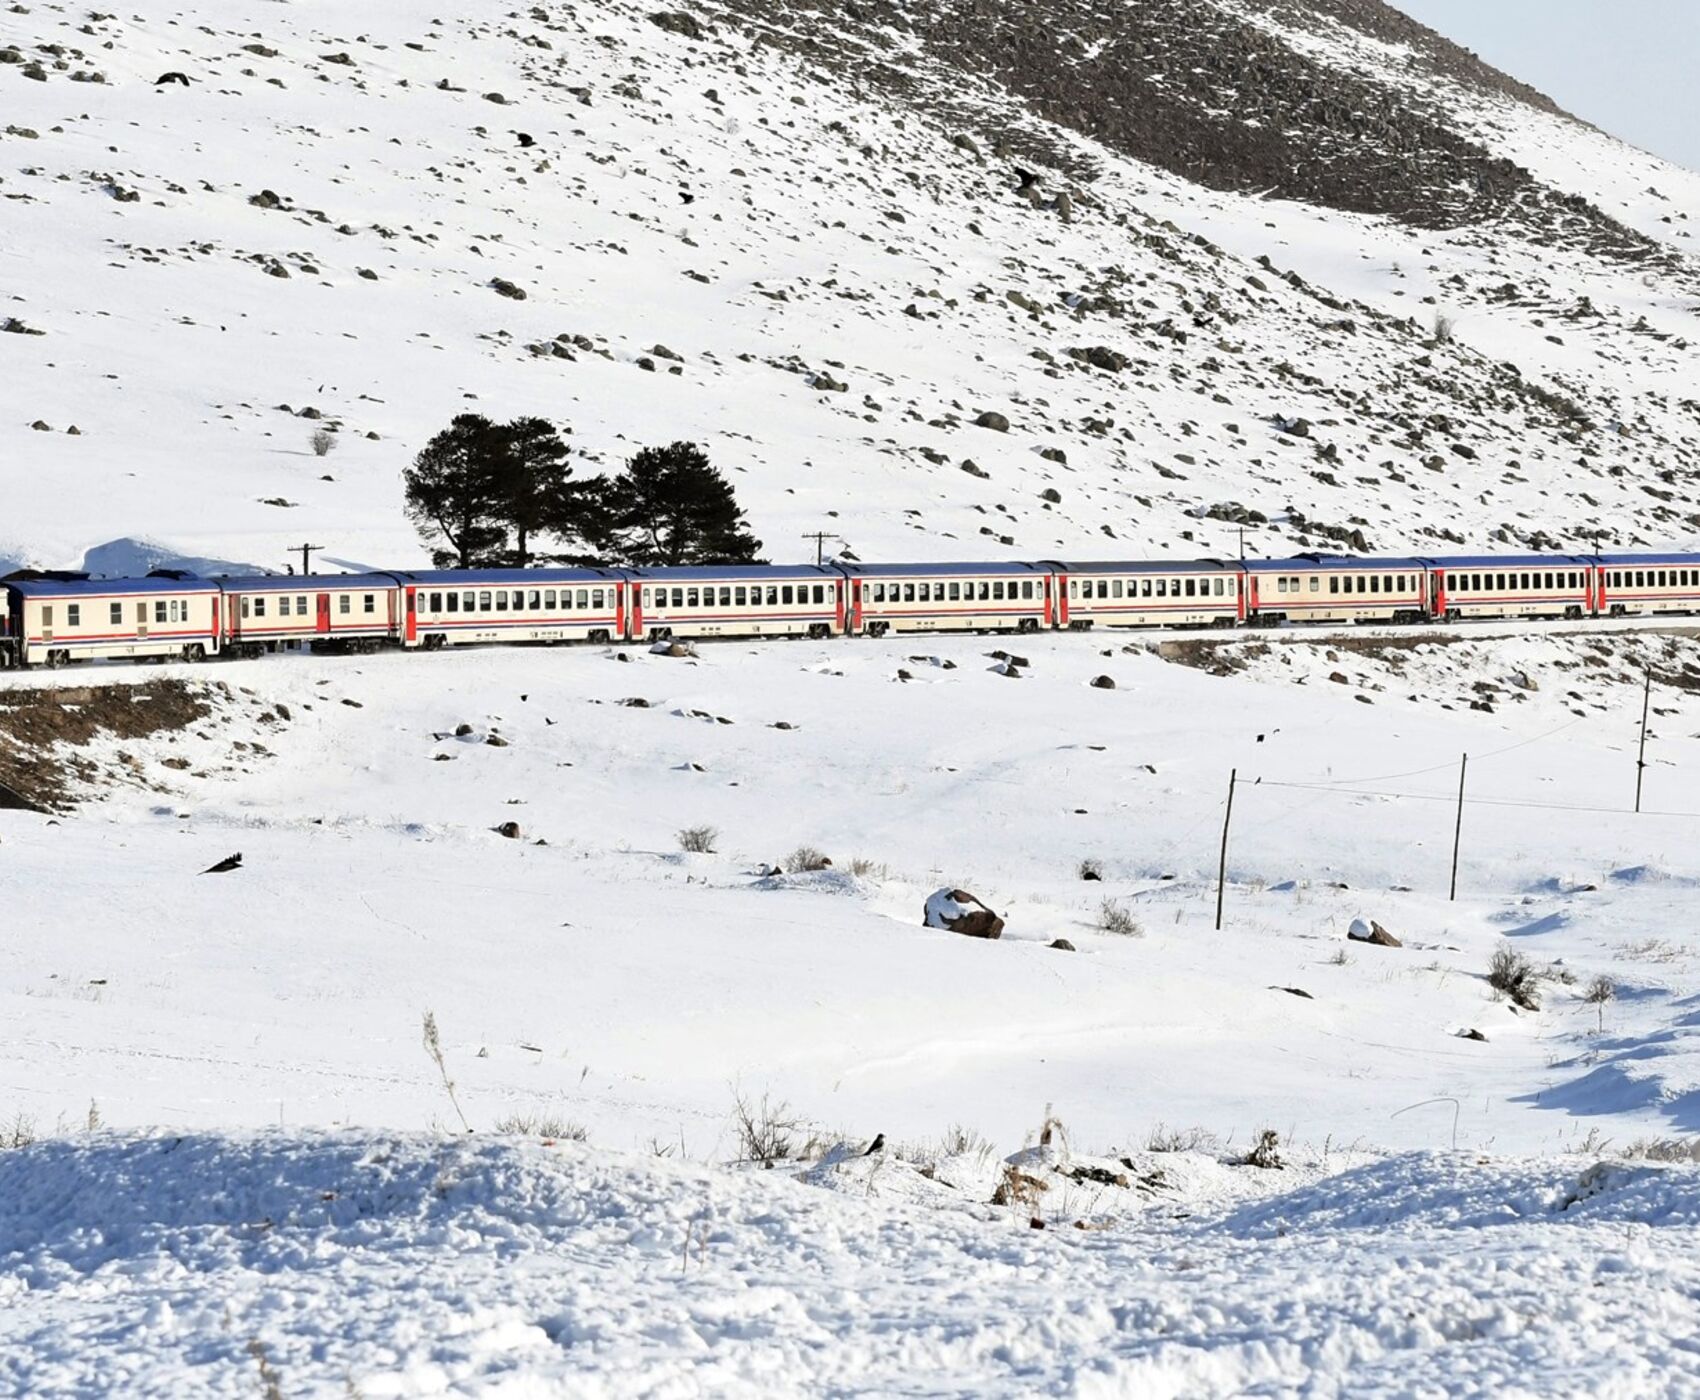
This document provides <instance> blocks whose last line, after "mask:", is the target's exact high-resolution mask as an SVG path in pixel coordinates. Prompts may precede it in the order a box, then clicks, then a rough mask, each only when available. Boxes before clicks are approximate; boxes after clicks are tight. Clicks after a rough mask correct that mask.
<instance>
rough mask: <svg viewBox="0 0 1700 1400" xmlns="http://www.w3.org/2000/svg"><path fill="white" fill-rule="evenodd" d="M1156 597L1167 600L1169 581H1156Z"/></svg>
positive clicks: (1162, 579)
mask: <svg viewBox="0 0 1700 1400" xmlns="http://www.w3.org/2000/svg"><path fill="white" fill-rule="evenodd" d="M1157 596H1158V597H1159V598H1167V597H1168V596H1169V581H1168V579H1166V578H1160V579H1158V580H1157Z"/></svg>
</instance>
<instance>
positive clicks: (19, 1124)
mask: <svg viewBox="0 0 1700 1400" xmlns="http://www.w3.org/2000/svg"><path fill="white" fill-rule="evenodd" d="M34 1141H35V1119H33V1118H27V1117H25V1116H24V1115H23V1114H22V1113H20V1114H18V1115H17V1116H16V1117H14V1118H13V1119H12V1121H11V1122H10V1123H7V1124H4V1125H0V1151H4V1150H5V1149H6V1148H8V1147H28V1146H29V1145H30V1144H31V1143H32V1142H34Z"/></svg>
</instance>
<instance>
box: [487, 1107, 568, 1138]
mask: <svg viewBox="0 0 1700 1400" xmlns="http://www.w3.org/2000/svg"><path fill="white" fill-rule="evenodd" d="M491 1131H492V1132H496V1133H506V1134H508V1135H510V1136H512V1137H536V1138H545V1139H548V1140H549V1141H553V1142H589V1141H590V1130H589V1129H588V1128H586V1127H585V1126H584V1124H582V1123H575V1122H573V1121H572V1119H570V1118H556V1117H554V1116H553V1115H551V1114H547V1113H510V1114H509V1115H508V1116H507V1117H506V1118H498V1119H497V1120H496V1126H495V1127H494V1128H492V1129H491Z"/></svg>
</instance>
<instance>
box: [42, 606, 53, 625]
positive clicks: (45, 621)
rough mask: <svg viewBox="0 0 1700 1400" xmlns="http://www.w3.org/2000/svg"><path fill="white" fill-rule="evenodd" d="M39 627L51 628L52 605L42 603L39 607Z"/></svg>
mask: <svg viewBox="0 0 1700 1400" xmlns="http://www.w3.org/2000/svg"><path fill="white" fill-rule="evenodd" d="M41 625H42V626H43V627H51V626H53V604H52V603H43V604H42V605H41Z"/></svg>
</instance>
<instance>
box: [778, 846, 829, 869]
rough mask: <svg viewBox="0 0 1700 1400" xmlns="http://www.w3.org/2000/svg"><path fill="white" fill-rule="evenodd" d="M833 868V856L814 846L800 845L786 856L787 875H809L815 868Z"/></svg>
mask: <svg viewBox="0 0 1700 1400" xmlns="http://www.w3.org/2000/svg"><path fill="white" fill-rule="evenodd" d="M831 868H832V857H831V856H829V855H827V853H826V852H825V851H821V850H817V849H816V848H815V847H813V846H799V847H797V849H796V850H794V851H792V852H791V854H790V855H788V856H786V857H785V873H786V874H787V875H807V874H809V873H810V872H811V871H815V870H829V869H831Z"/></svg>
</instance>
